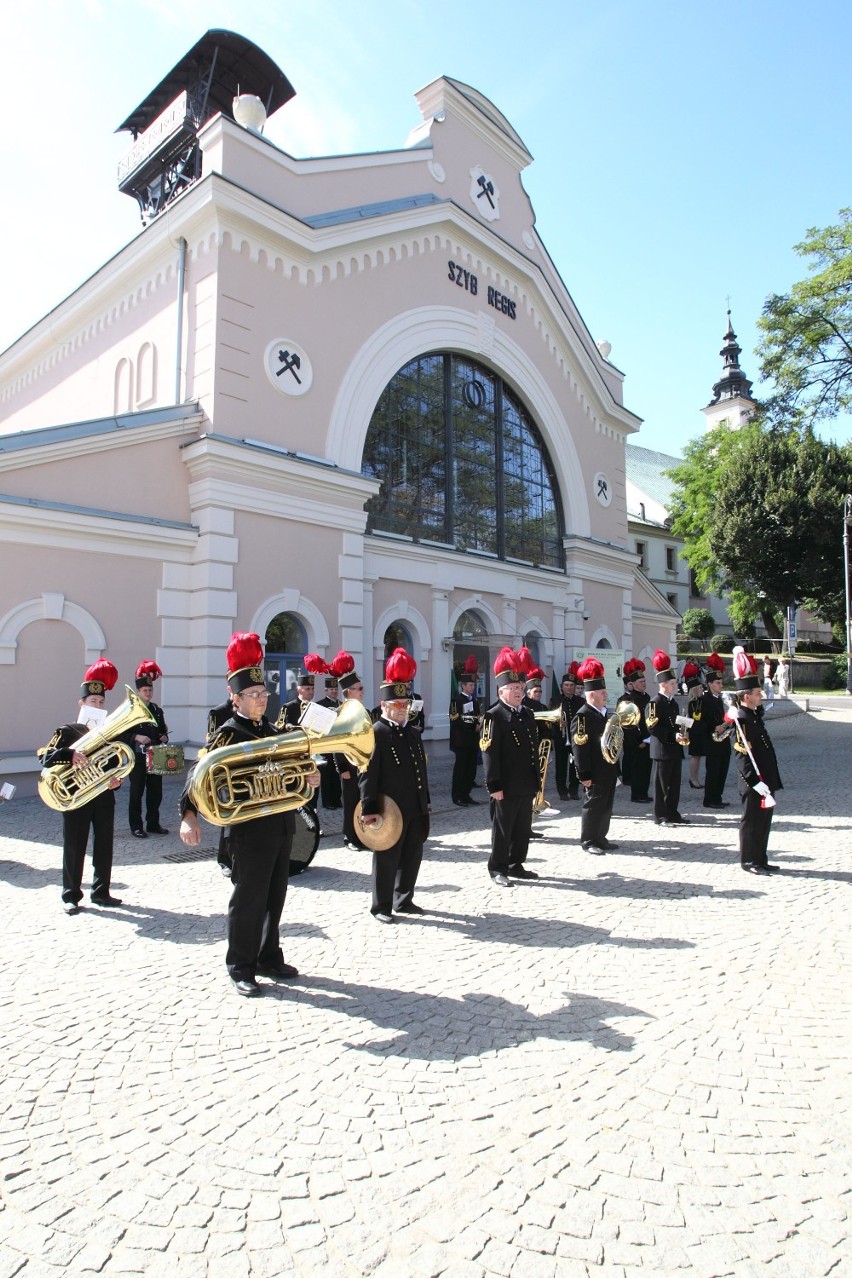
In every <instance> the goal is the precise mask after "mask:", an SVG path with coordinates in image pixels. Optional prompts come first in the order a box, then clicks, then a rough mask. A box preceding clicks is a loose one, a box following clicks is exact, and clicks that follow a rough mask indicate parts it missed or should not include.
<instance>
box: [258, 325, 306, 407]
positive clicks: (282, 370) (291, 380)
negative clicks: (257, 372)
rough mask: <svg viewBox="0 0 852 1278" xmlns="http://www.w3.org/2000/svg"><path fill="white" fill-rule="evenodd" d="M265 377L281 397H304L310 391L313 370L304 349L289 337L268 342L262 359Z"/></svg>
mask: <svg viewBox="0 0 852 1278" xmlns="http://www.w3.org/2000/svg"><path fill="white" fill-rule="evenodd" d="M263 363H264V367H265V368H266V376H267V377H268V378H269V380H270V381H271V382H272V385H273V386H274V387H275V389H276V390H279V391H280V392H281V394H282V395H304V394H305V392H306V391H309V390H310V389H311V383H312V382H313V380H314V370H313V368H312V367H311V361H310V359H309V358H308V356H307V353H306V352H305V349H304V347H302V346H300V345H299V344H298V342H294V341H291V339H290V338H289V337H279V338H276V340H275V341H274V342H270V343H269V345H268V346H267V348H266V354H265V355H264V357H263Z"/></svg>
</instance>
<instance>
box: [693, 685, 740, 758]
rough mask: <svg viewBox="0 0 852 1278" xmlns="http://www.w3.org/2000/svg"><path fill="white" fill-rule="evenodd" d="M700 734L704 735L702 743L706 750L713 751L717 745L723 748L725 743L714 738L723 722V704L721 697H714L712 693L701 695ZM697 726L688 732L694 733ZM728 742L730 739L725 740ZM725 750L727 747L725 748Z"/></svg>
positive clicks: (706, 692)
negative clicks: (703, 742)
mask: <svg viewBox="0 0 852 1278" xmlns="http://www.w3.org/2000/svg"><path fill="white" fill-rule="evenodd" d="M700 722H701V732H702V733H703V734H704V741H705V744H706V745H707V747H708V749H715V747H716V746H718V745H720V744H721V745H723V746H725V741H724V740H723V741H721V742H720V741H719V739H718V737H716V736H715V732H716V729H717V728H720V727H721V726H722V724H723V723H724V722H725V703H724V701H723V700H722V698H721V697H716V696H714V695H713V693H712V692H708V691H705V692H703V693H702V695H701V720H700ZM697 727H698V725H697V724H696V726H695V727H694V728H692V729H690V732H695V731H696V729H697ZM727 740H728V741H729V740H730V738H727ZM726 748H727V746H726Z"/></svg>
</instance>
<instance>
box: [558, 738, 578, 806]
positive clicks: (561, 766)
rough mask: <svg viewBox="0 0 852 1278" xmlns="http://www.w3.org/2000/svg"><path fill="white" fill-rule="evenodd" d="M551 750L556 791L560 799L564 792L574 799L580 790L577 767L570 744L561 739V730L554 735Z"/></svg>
mask: <svg viewBox="0 0 852 1278" xmlns="http://www.w3.org/2000/svg"><path fill="white" fill-rule="evenodd" d="M553 752H554V763H553V770H554V775H555V777H556V793H557V794H558V795H559V797H560V799H564V797H565V795H566V794H570V795H573V797H574V798H575V799H576V798H577V795H578V794H579V790H580V778H579V777H578V776H577V769H576V768H575V767H574V752H573V750H572V749H571V746H570V744H569V743H568V742H567V741H565V740H564V739H563V737H562V733H561V732H560V733H557V735H556V738H555V740H554V743H553Z"/></svg>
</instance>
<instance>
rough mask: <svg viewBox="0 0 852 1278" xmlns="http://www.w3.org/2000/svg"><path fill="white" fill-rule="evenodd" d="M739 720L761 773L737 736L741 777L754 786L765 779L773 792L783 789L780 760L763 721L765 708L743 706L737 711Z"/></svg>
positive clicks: (748, 784) (745, 782)
mask: <svg viewBox="0 0 852 1278" xmlns="http://www.w3.org/2000/svg"><path fill="white" fill-rule="evenodd" d="M737 720H738V722H739V726H740V728H741V729H742V731H743V733H744V735H745V738H746V741H747V742H748V744H749V747H750V749H751V752H752V754H753V755H754V762H755V763H756V764H757V767H758V771H759V773H760V775H759V776H758V774H757V772H755V770H754V764H753V763H752V761H751V759H750V758H749V757H748V755H747V754H746V753H745V752H744V750H743V748H742V746H741V745H740V742H739V738H738V737H736V736H735V738H734V742H735V744H734V750H735V751H736V755H737V766H738V767H739V770H740V777H741V778H742V780H743V782H744V784H745V785H747V786H754V785H757V783H758V782H759V781H765V782H766V784H767V785H768V786H769V789H770V790H771V791H772V793H773V794H774V793H775V791H776V790H783V789H784V787H783V785H782V784H781V774H780V772H779V771H778V760H777V759H776V757H775V747H774V746H773V744H772V742H771V741H770V740H769V733H768V732H767V731H766V724H765V723H764V721H763V708H762V707H758V709H757V710H749V709H747V707H746V706H741V707H740V708H739V710H738V712H737Z"/></svg>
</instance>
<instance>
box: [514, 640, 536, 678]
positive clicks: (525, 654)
mask: <svg viewBox="0 0 852 1278" xmlns="http://www.w3.org/2000/svg"><path fill="white" fill-rule="evenodd" d="M532 668H533V659H532V653H531V652H530V650H529V648H528V647H527V646H526V644H524V646H523V647H522V648H519V649H518V666H517V669H518V670H520V672H521V674H525V675H528V674H529V672H530V671H531V670H532Z"/></svg>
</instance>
